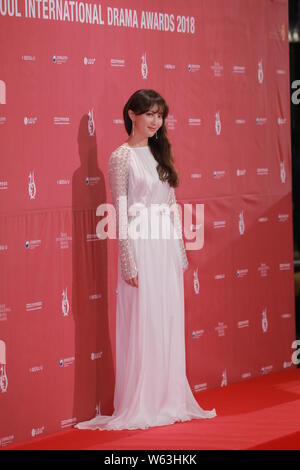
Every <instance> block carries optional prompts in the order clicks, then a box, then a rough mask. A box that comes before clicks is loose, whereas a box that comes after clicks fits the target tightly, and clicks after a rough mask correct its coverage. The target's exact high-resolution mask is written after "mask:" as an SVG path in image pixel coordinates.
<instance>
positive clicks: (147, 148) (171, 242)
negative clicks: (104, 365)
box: [75, 90, 216, 430]
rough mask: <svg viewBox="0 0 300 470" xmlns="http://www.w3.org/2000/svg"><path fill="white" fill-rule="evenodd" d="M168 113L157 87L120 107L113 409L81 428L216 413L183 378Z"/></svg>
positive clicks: (179, 247) (180, 256) (115, 157)
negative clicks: (122, 129)
mask: <svg viewBox="0 0 300 470" xmlns="http://www.w3.org/2000/svg"><path fill="white" fill-rule="evenodd" d="M167 115H168V106H167V104H166V102H165V100H164V99H163V98H162V97H161V96H160V95H159V94H158V93H157V92H155V91H154V90H138V91H136V92H135V93H134V94H133V95H132V96H131V97H130V98H129V100H128V102H127V103H126V105H125V107H124V110H123V116H124V122H125V128H126V131H127V133H128V135H129V138H128V139H127V141H126V142H124V143H123V144H122V145H120V146H119V147H118V148H117V149H115V150H114V151H113V152H112V154H111V156H110V159H109V181H110V188H111V192H112V196H113V203H114V206H115V208H116V216H117V234H118V238H119V241H118V243H119V256H118V296H117V313H116V383H115V395H114V413H113V415H112V416H102V415H97V416H95V418H93V419H92V420H90V421H85V422H82V423H78V424H77V425H76V426H75V427H77V428H80V429H107V430H111V429H139V428H141V429H145V428H148V427H150V426H162V425H167V424H172V423H174V422H176V421H187V420H191V419H193V418H213V417H214V416H216V411H215V409H213V410H211V411H205V410H203V409H202V408H201V407H200V406H199V405H198V403H197V401H196V400H195V398H194V396H193V394H192V391H191V389H190V386H189V383H188V381H187V377H186V365H185V323H184V283H183V272H184V271H185V270H186V269H187V267H188V260H187V257H186V252H185V246H184V242H183V238H182V228H181V222H180V217H179V213H178V208H177V206H176V198H175V192H174V187H176V186H178V182H179V179H178V174H177V171H176V168H175V166H174V161H173V156H172V152H171V146H170V143H169V140H168V137H167V129H166V126H165V119H166V117H167ZM154 208H155V211H154V210H153V209H154Z"/></svg>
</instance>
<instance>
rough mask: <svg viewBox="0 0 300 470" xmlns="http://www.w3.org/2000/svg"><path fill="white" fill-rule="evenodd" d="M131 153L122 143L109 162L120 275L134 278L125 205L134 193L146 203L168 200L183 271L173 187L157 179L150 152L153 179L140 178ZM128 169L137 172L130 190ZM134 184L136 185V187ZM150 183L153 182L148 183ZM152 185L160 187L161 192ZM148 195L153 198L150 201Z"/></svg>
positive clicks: (155, 163) (134, 262)
mask: <svg viewBox="0 0 300 470" xmlns="http://www.w3.org/2000/svg"><path fill="white" fill-rule="evenodd" d="M147 149H148V147H147ZM148 151H149V149H148ZM134 155H135V152H134V150H133V148H131V147H129V146H127V145H125V144H123V145H121V146H120V147H118V148H117V149H116V150H114V151H113V152H112V154H111V156H110V159H109V162H108V174H109V184H110V190H111V193H112V198H113V204H114V207H115V210H116V227H117V237H118V244H119V256H120V265H121V274H122V278H123V279H124V280H127V279H131V278H134V277H135V276H136V275H137V272H138V270H137V266H136V261H135V259H134V253H133V249H132V245H131V243H130V238H129V237H128V208H129V206H130V204H131V203H134V202H136V201H134V197H133V196H135V198H136V199H138V200H140V202H145V199H147V200H146V203H148V204H149V203H151V202H156V203H157V202H159V203H164V202H167V204H168V206H169V207H170V209H171V207H172V210H170V215H171V217H172V221H173V224H174V227H175V230H176V232H177V235H178V236H177V238H178V239H179V246H180V255H181V261H182V268H183V270H184V271H185V270H186V269H187V268H188V260H187V256H186V250H185V246H184V241H183V238H182V226H181V222H180V215H179V212H178V207H177V202H176V196H175V191H174V188H173V187H170V185H169V183H163V182H161V181H160V180H159V177H158V174H157V171H156V165H157V162H156V160H155V159H154V157H153V155H152V154H149V156H148V155H146V157H145V158H146V159H147V160H146V161H147V164H148V165H150V167H151V168H150V170H152V180H150V179H148V180H144V179H143V178H141V177H140V176H141V172H140V171H139V168H138V164H137V161H138V160H137V161H134ZM138 158H139V157H137V159H138ZM154 169H155V171H154ZM131 172H132V173H134V172H135V174H136V182H134V183H132V187H131V189H132V191H131V192H132V194H130V191H129V186H130V184H129V180H130V175H131ZM134 184H135V185H136V186H135V187H134ZM145 185H147V186H149V190H145ZM151 185H156V186H153V187H151ZM162 185H163V186H162ZM141 188H142V189H141ZM146 189H148V188H146ZM151 189H152V191H151ZM155 189H160V190H161V192H160V191H159V190H158V191H157V190H155ZM149 195H153V196H149ZM155 197H156V198H165V200H155ZM149 198H150V199H149ZM151 198H153V201H152V199H151Z"/></svg>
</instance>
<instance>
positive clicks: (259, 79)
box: [257, 59, 264, 84]
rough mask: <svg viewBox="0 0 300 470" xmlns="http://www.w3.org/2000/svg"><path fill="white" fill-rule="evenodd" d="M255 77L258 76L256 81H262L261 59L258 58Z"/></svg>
mask: <svg viewBox="0 0 300 470" xmlns="http://www.w3.org/2000/svg"><path fill="white" fill-rule="evenodd" d="M257 78H258V83H260V84H262V82H263V81H264V71H263V65H262V59H260V61H259V62H258V69H257Z"/></svg>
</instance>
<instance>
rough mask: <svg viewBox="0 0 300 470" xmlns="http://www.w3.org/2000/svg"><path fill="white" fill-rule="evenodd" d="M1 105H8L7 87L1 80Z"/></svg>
mask: <svg viewBox="0 0 300 470" xmlns="http://www.w3.org/2000/svg"><path fill="white" fill-rule="evenodd" d="M0 104H6V86H5V82H4V81H3V80H0Z"/></svg>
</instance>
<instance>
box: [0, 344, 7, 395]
mask: <svg viewBox="0 0 300 470" xmlns="http://www.w3.org/2000/svg"><path fill="white" fill-rule="evenodd" d="M7 387H8V379H7V374H6V345H5V342H4V341H3V340H2V339H1V340H0V391H1V393H5V392H6V390H7Z"/></svg>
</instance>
